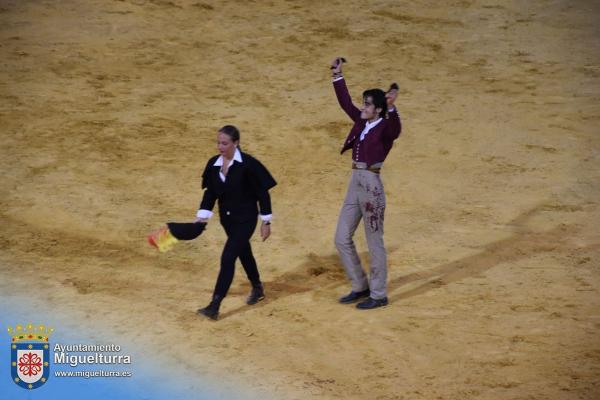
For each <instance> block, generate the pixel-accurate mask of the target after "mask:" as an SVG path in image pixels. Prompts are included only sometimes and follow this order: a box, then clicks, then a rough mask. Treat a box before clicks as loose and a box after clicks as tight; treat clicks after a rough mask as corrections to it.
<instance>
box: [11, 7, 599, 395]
mask: <svg viewBox="0 0 600 400" xmlns="http://www.w3.org/2000/svg"><path fill="white" fill-rule="evenodd" d="M599 17H600V3H598V2H592V1H532V2H521V1H506V2H504V1H502V2H499V1H491V0H489V1H486V0H473V1H469V0H462V1H450V2H435V1H420V0H418V1H415V2H392V1H373V2H358V1H330V2H323V1H287V2H285V1H269V2H262V1H248V2H234V1H227V2H209V1H205V2H198V1H193V0H192V1H185V0H172V1H165V0H131V1H96V0H91V1H85V2H79V1H26V2H24V1H16V0H14V1H7V0H1V1H0V129H1V131H0V132H1V135H2V137H1V145H0V146H1V153H0V165H1V168H2V176H1V178H0V191H1V197H0V206H1V211H0V212H1V214H0V218H1V222H2V224H1V228H0V246H1V249H2V250H1V252H0V261H1V262H2V265H3V267H2V269H1V270H0V290H1V291H2V292H5V293H7V292H16V293H32V292H33V293H35V294H34V296H35V297H36V298H37V299H38V300H40V299H41V301H44V302H46V303H47V304H49V305H50V306H52V307H55V308H56V309H57V310H60V312H64V313H69V312H73V313H76V314H77V315H83V318H84V321H83V323H87V324H91V323H95V324H98V325H99V326H101V327H103V329H114V331H115V332H117V333H119V334H133V335H135V336H136V337H137V339H138V340H139V341H140V342H141V343H147V344H150V345H152V346H154V348H155V349H156V351H157V354H158V355H157V356H160V357H163V358H164V359H165V360H167V361H168V362H172V363H178V364H180V365H181V364H183V365H185V366H187V367H188V368H191V369H192V370H194V371H197V374H198V376H201V375H204V374H208V375H209V376H210V375H211V374H215V375H217V376H220V377H221V379H223V377H227V379H228V380H239V381H240V382H242V383H243V384H244V385H247V386H248V387H250V388H252V389H256V390H265V391H269V392H271V393H274V397H275V398H281V399H311V398H324V399H327V398H330V399H337V398H344V399H597V398H600V340H599V339H598V337H599V336H598V333H599V328H600V311H599V310H600V297H599V293H598V290H599V289H600V274H599V263H598V256H599V255H600V234H599V232H598V228H597V227H598V224H599V223H600V209H599V202H600V198H599V197H600V196H599V194H600V190H599V182H600V180H599V178H600V172H599V171H600V153H599V144H600V139H599V136H598V133H599V132H598V128H599V127H600V106H599V104H600V81H599V77H600V40H599V39H600V28H599V26H600V25H598V23H597V22H598V19H599ZM336 55H344V56H345V57H346V58H347V59H348V60H349V63H348V64H347V67H346V74H345V75H346V77H347V82H348V85H349V87H350V90H351V93H352V94H353V95H354V97H355V98H358V96H359V95H360V93H361V92H362V90H364V89H366V88H368V87H373V86H375V87H387V85H388V84H389V83H390V82H392V81H397V82H398V83H399V84H400V86H401V88H402V90H401V95H400V96H399V99H398V103H397V104H398V107H399V109H400V110H401V115H402V117H403V122H404V132H403V134H402V136H401V138H400V139H399V140H398V141H397V142H396V145H395V148H394V149H393V150H392V153H391V155H390V156H389V157H388V159H387V161H386V165H385V167H384V171H383V173H382V177H383V179H384V182H385V186H386V192H387V199H388V208H387V213H386V245H387V247H388V252H389V297H390V300H391V304H390V306H388V307H387V308H384V309H378V310H374V311H370V312H359V311H357V310H356V309H354V308H353V307H352V306H342V305H339V304H337V302H336V299H337V298H338V297H339V296H340V295H342V294H345V292H346V291H347V290H348V289H349V286H348V283H347V281H346V278H345V276H344V274H343V272H342V267H341V265H340V262H339V260H338V257H337V253H336V251H335V248H334V245H333V234H334V230H335V224H336V220H337V214H338V210H339V207H340V205H341V201H342V199H343V196H344V193H345V189H346V184H347V181H348V179H349V175H350V169H349V156H348V155H344V156H339V153H338V151H339V148H340V146H341V142H342V140H343V139H344V138H345V135H346V133H347V131H348V130H349V128H350V123H349V120H347V117H346V116H345V114H343V112H342V111H341V110H340V109H339V107H338V105H337V103H336V101H335V96H334V94H333V90H332V88H331V83H330V78H329V72H328V63H329V62H330V60H331V59H332V57H334V56H336ZM227 123H232V124H235V125H237V126H239V127H240V129H241V132H242V144H243V147H244V149H245V150H246V151H247V152H249V153H251V154H253V155H255V156H256V157H258V158H259V159H260V160H261V161H263V162H264V163H265V164H266V165H267V166H268V167H269V168H270V169H271V171H272V172H273V173H274V175H275V177H276V178H277V180H278V181H279V185H278V186H277V187H276V188H275V189H274V190H273V192H272V195H273V203H274V212H275V215H276V217H275V220H274V223H273V236H272V237H271V238H270V239H269V240H268V241H267V242H265V243H262V242H261V241H260V239H259V238H258V236H257V237H256V238H255V240H254V242H253V245H254V249H255V254H256V257H257V259H258V260H259V265H260V269H261V272H262V275H263V278H264V281H265V282H266V283H265V285H266V289H267V295H268V301H265V302H263V303H261V304H259V305H257V306H254V307H248V306H245V305H244V299H245V296H246V294H247V292H248V290H249V287H248V285H247V283H246V282H245V277H244V274H243V272H241V270H239V271H238V273H237V275H236V278H235V281H234V285H233V286H232V290H231V292H230V296H229V297H228V298H227V299H226V301H225V302H224V305H223V309H222V319H221V320H220V321H218V322H216V323H214V322H211V321H208V320H204V319H202V318H199V317H197V316H196V315H195V313H194V312H195V310H196V309H197V308H198V307H199V306H203V305H205V304H206V302H207V301H208V300H209V298H210V294H211V291H212V287H213V285H214V281H215V279H216V274H217V271H218V262H219V255H220V251H221V248H222V244H223V241H224V234H223V232H222V229H221V227H220V226H219V224H218V222H217V220H215V221H213V222H211V223H210V225H209V229H208V231H207V233H205V234H204V235H203V236H202V237H201V239H199V240H198V241H195V242H192V243H186V244H181V245H179V246H178V247H177V248H176V250H174V251H172V252H170V253H168V254H166V255H161V254H158V253H156V252H154V251H153V249H152V248H150V247H149V246H148V245H147V243H146V241H145V236H146V234H148V233H149V232H150V231H151V230H153V229H155V228H157V227H158V226H160V225H161V224H162V223H163V222H165V221H167V220H191V219H192V218H193V217H194V215H195V210H196V208H197V205H198V202H199V199H200V197H201V189H200V187H199V179H200V174H201V171H202V168H203V166H204V165H205V162H206V160H207V159H208V158H209V157H210V156H212V155H213V154H215V153H216V150H215V138H216V130H217V129H218V128H219V127H220V126H222V125H224V124H227ZM357 243H358V247H359V249H360V251H361V252H362V253H361V256H362V257H363V258H364V259H365V261H366V260H367V259H368V254H367V253H366V252H365V250H366V244H365V241H364V234H363V233H362V231H361V230H359V231H358V233H357ZM92 321H93V322H92ZM182 335H185V336H182ZM182 337H184V338H185V339H182Z"/></svg>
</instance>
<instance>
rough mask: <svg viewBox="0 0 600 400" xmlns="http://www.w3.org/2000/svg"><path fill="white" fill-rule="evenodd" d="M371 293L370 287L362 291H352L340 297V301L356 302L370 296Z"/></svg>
mask: <svg viewBox="0 0 600 400" xmlns="http://www.w3.org/2000/svg"><path fill="white" fill-rule="evenodd" d="M369 294H371V291H370V290H369V289H367V290H363V291H362V292H355V291H352V292H350V293H349V294H347V295H346V296H344V297H340V303H342V304H350V303H354V302H355V301H357V300H359V299H362V298H363V297H369Z"/></svg>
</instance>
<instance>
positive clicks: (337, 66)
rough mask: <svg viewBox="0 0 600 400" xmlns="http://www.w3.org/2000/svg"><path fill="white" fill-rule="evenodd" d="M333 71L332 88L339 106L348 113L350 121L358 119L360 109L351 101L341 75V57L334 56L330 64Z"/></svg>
mask: <svg viewBox="0 0 600 400" xmlns="http://www.w3.org/2000/svg"><path fill="white" fill-rule="evenodd" d="M331 70H332V73H333V88H334V89H335V95H336V97H337V100H338V103H339V104H340V107H342V109H343V110H344V111H345V112H346V114H348V116H349V117H350V118H351V119H352V121H357V120H359V119H360V110H359V109H358V108H356V106H355V105H354V104H353V103H352V98H351V97H350V93H349V92H348V88H347V87H346V81H345V80H344V77H343V76H342V59H341V58H336V59H335V60H333V62H332V64H331Z"/></svg>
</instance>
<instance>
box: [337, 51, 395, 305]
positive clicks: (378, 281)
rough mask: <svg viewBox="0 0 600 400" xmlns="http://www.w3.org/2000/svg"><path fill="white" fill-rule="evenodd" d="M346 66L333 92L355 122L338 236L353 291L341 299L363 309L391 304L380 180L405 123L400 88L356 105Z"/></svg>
mask: <svg viewBox="0 0 600 400" xmlns="http://www.w3.org/2000/svg"><path fill="white" fill-rule="evenodd" d="M342 61H343V59H341V58H337V59H335V60H334V61H333V63H332V66H331V69H332V71H333V87H334V89H335V94H336V96H337V99H338V102H339V103H340V106H341V107H342V109H343V110H344V111H345V112H346V114H348V116H349V117H350V118H351V119H352V121H353V122H354V126H353V127H352V129H351V130H350V133H349V134H348V137H347V138H346V141H345V142H344V146H343V147H342V153H344V152H345V151H346V150H350V149H352V169H353V170H352V176H351V178H350V184H349V186H348V192H347V193H346V198H345V199H344V204H343V205H342V209H341V211H340V216H339V219H338V225H337V229H336V233H335V245H336V247H337V249H338V252H339V254H340V258H341V260H342V263H343V264H344V268H345V269H346V273H347V274H348V278H349V279H350V281H351V282H352V291H351V292H350V293H349V294H348V295H346V296H344V297H342V298H340V302H341V303H344V304H349V303H354V302H356V301H358V300H360V299H362V298H366V299H365V300H364V301H362V302H360V303H358V304H357V305H356V307H357V308H359V309H371V308H376V307H381V306H385V305H387V304H388V300H387V290H386V285H387V254H386V251H385V247H384V244H383V217H384V212H385V193H384V189H383V184H382V182H381V178H380V176H379V172H380V170H381V167H382V166H383V161H384V160H385V158H386V156H387V155H388V153H389V152H390V150H391V148H392V145H393V143H394V140H395V139H397V138H398V136H399V135H400V131H401V123H400V117H399V115H398V112H397V111H396V107H395V106H394V101H395V100H396V96H397V95H398V86H397V85H396V84H392V86H391V87H390V90H389V91H388V92H387V93H386V92H384V91H383V90H381V89H370V90H366V91H365V92H364V93H363V105H362V106H361V107H360V109H359V108H357V107H356V106H355V105H354V104H352V99H351V98H350V94H349V93H348V88H347V87H346V82H345V81H344V77H343V76H342ZM361 219H362V220H363V222H364V226H365V236H366V238H367V244H368V246H369V255H370V262H371V276H370V278H369V279H367V276H366V274H365V271H364V269H363V268H362V266H361V263H360V259H359V257H358V254H357V253H356V247H355V246H354V241H353V240H352V237H353V236H354V232H355V231H356V228H357V227H358V224H359V222H360V220H361Z"/></svg>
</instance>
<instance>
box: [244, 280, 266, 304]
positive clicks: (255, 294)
mask: <svg viewBox="0 0 600 400" xmlns="http://www.w3.org/2000/svg"><path fill="white" fill-rule="evenodd" d="M264 298H265V291H264V289H263V285H262V283H259V284H258V285H256V286H252V291H251V292H250V296H248V298H247V299H246V304H248V305H249V306H251V305H253V304H256V303H258V302H259V301H261V300H263V299H264Z"/></svg>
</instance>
